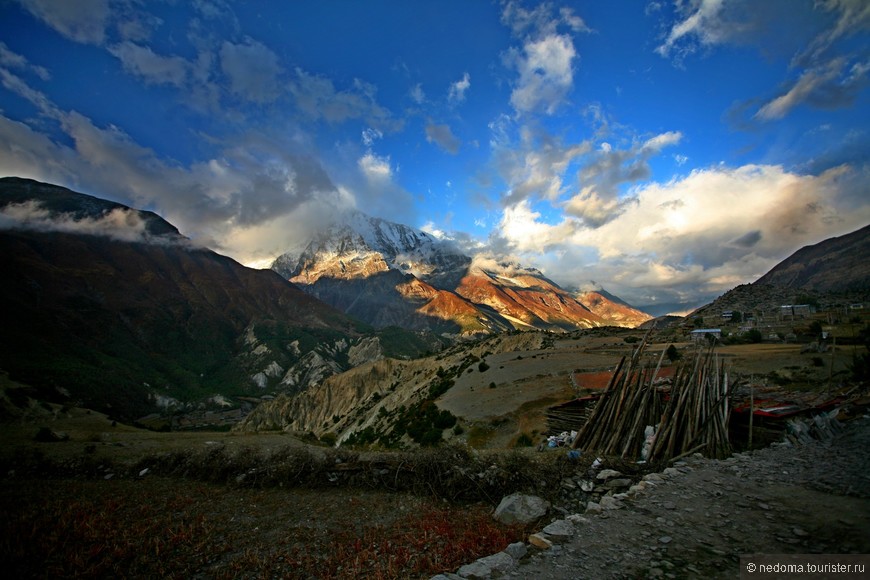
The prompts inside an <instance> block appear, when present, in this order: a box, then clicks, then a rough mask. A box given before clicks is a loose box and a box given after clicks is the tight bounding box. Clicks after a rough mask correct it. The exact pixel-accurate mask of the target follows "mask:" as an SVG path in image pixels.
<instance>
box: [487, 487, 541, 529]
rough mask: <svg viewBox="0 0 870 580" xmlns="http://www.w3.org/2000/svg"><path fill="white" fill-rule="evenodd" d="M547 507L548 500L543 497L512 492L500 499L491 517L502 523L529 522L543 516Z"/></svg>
mask: <svg viewBox="0 0 870 580" xmlns="http://www.w3.org/2000/svg"><path fill="white" fill-rule="evenodd" d="M548 509H550V502H548V501H546V500H544V499H543V498H540V497H538V496H536V495H525V494H521V493H514V494H511V495H509V496H506V497H505V498H504V499H502V500H501V503H499V504H498V507H497V508H495V513H494V514H493V517H494V518H495V519H496V520H498V521H500V522H501V523H503V524H529V523H531V522H534V521H535V520H538V519H540V518H542V517H544V516H545V515H546V514H547V510H548Z"/></svg>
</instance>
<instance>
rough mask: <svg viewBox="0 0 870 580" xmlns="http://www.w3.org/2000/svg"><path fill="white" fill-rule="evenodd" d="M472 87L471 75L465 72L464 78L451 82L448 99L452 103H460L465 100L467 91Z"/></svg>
mask: <svg viewBox="0 0 870 580" xmlns="http://www.w3.org/2000/svg"><path fill="white" fill-rule="evenodd" d="M470 87H471V75H469V74H468V73H465V74H464V75H462V78H461V79H460V80H458V81H456V82H455V83H451V85H450V90H448V91H447V101H448V102H449V103H450V104H452V105H455V104H458V103H461V102H462V101H464V100H465V93H466V91H468V89H469V88H470Z"/></svg>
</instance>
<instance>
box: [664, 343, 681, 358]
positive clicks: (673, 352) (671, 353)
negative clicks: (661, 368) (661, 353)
mask: <svg viewBox="0 0 870 580" xmlns="http://www.w3.org/2000/svg"><path fill="white" fill-rule="evenodd" d="M665 356H666V357H668V360H669V361H671V362H676V361H678V360H680V359H681V358H682V357H683V355H681V354H680V351H678V350H677V347H675V346H674V345H669V346H668V349H667V350H666V351H665Z"/></svg>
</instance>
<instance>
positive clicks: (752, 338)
mask: <svg viewBox="0 0 870 580" xmlns="http://www.w3.org/2000/svg"><path fill="white" fill-rule="evenodd" d="M746 340H748V341H749V342H751V343H753V344H758V343H759V342H761V341H762V340H764V336H762V334H761V331H760V330H758V329H757V328H753V329H751V330H749V331H748V332H747V333H746Z"/></svg>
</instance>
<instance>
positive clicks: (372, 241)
mask: <svg viewBox="0 0 870 580" xmlns="http://www.w3.org/2000/svg"><path fill="white" fill-rule="evenodd" d="M468 262H469V259H468V258H467V257H466V256H464V255H462V254H461V253H460V252H458V251H456V250H455V249H454V248H453V247H452V246H450V245H449V244H448V243H446V242H443V241H440V240H438V239H436V238H435V237H433V236H432V235H430V234H427V233H426V232H423V231H420V230H417V229H414V228H411V227H409V226H405V225H402V224H397V223H393V222H389V221H386V220H383V219H380V218H374V217H371V216H368V215H366V214H364V213H362V212H359V211H353V212H350V213H348V214H346V215H345V216H343V218H342V219H341V221H338V222H336V223H334V224H332V225H331V226H329V227H327V228H326V229H325V230H324V231H323V232H321V233H320V234H319V235H317V236H316V237H315V238H314V239H313V240H311V242H310V243H309V244H308V245H307V246H306V247H305V248H304V249H302V251H301V252H299V253H298V255H297V254H296V252H288V253H285V254H283V255H282V256H279V257H278V258H277V259H276V260H275V262H274V263H273V264H272V269H273V270H275V271H276V272H278V273H279V274H281V275H282V276H284V277H285V278H287V279H289V280H293V281H294V282H300V283H304V284H313V283H314V282H316V281H317V280H318V279H319V278H321V277H323V276H329V277H332V278H339V279H350V278H358V277H367V276H371V275H373V274H375V273H377V272H385V271H388V270H398V271H400V272H402V273H403V274H411V275H413V276H414V277H416V278H419V279H421V280H426V281H430V280H432V281H435V282H436V283H437V282H439V281H440V280H439V279H440V278H444V277H445V276H447V277H449V276H456V275H458V274H459V273H458V272H457V271H458V270H464V268H466V267H467V265H468Z"/></svg>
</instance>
